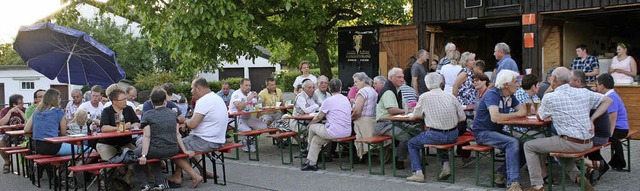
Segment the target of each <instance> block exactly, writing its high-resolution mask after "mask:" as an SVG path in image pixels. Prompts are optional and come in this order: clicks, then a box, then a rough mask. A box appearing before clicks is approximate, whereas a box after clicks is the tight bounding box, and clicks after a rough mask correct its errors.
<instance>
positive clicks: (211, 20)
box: [90, 0, 409, 77]
mask: <svg viewBox="0 0 640 191" xmlns="http://www.w3.org/2000/svg"><path fill="white" fill-rule="evenodd" d="M407 1H408V0H261V1H255V0H215V1H199V0H146V1H136V0H110V1H109V2H108V3H107V4H99V3H95V2H94V3H92V4H93V5H96V6H98V7H100V8H101V10H102V11H105V12H113V13H116V14H118V15H120V16H123V17H125V18H129V19H131V20H132V21H135V22H139V23H140V24H141V25H140V26H141V27H142V29H143V33H147V34H149V42H150V44H151V45H152V46H153V47H162V48H166V49H167V50H168V51H169V52H170V55H171V58H172V59H173V60H176V61H179V64H178V66H177V69H178V71H179V72H182V73H191V74H193V73H194V72H195V71H198V70H201V71H212V70H214V69H217V68H218V67H220V63H221V62H223V61H226V62H230V63H235V62H236V61H237V57H238V56H247V57H249V58H255V57H256V55H257V54H258V53H259V51H258V50H257V49H256V48H255V46H256V45H261V46H264V47H266V48H267V49H268V50H269V51H271V52H272V54H273V56H272V57H271V60H272V61H273V62H278V63H279V62H283V63H284V64H286V65H297V63H298V62H299V61H300V60H301V59H304V58H308V57H309V53H315V56H316V58H317V60H318V63H317V66H318V67H319V68H320V71H321V73H322V74H323V75H327V76H329V77H331V76H332V75H331V70H330V67H331V61H330V56H331V54H330V53H329V51H330V50H335V49H337V46H336V45H337V42H336V39H337V32H336V29H337V28H336V26H338V25H340V24H341V23H348V22H351V23H353V22H355V23H356V24H403V23H408V22H409V19H408V18H407V17H406V16H405V11H404V9H403V6H404V5H406V4H407ZM90 3H91V2H90ZM332 52H335V51H332ZM314 60H315V59H314Z"/></svg>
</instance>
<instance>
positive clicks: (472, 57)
mask: <svg viewBox="0 0 640 191" xmlns="http://www.w3.org/2000/svg"><path fill="white" fill-rule="evenodd" d="M459 63H460V64H462V67H464V68H462V71H460V73H459V74H458V77H457V78H456V80H455V82H454V83H453V89H452V92H453V96H456V97H458V101H459V102H460V103H461V104H463V105H473V104H475V98H476V94H478V91H477V90H476V89H475V88H474V86H473V75H474V74H475V72H474V68H475V67H476V54H474V53H471V52H464V53H462V55H461V56H460V62H459Z"/></svg>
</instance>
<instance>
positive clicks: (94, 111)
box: [78, 85, 104, 126]
mask: <svg viewBox="0 0 640 191" xmlns="http://www.w3.org/2000/svg"><path fill="white" fill-rule="evenodd" d="M90 95H91V99H90V100H89V101H87V102H84V103H82V104H80V106H79V107H78V109H83V110H85V111H87V113H88V114H91V115H90V117H91V120H93V122H94V123H95V125H96V126H100V117H98V116H100V115H101V114H102V109H104V105H103V104H102V102H100V101H101V100H102V87H100V86H99V85H95V86H93V87H91V94H90Z"/></svg>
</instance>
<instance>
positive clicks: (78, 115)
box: [73, 109, 89, 127]
mask: <svg viewBox="0 0 640 191" xmlns="http://www.w3.org/2000/svg"><path fill="white" fill-rule="evenodd" d="M73 118H74V119H75V122H76V123H77V124H78V126H80V127H82V126H84V125H85V123H87V121H88V119H89V118H88V117H87V111H85V110H84V109H78V110H76V112H75V113H74V114H73Z"/></svg>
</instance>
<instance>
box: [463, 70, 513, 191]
mask: <svg viewBox="0 0 640 191" xmlns="http://www.w3.org/2000/svg"><path fill="white" fill-rule="evenodd" d="M518 76H519V74H518V73H517V72H514V71H511V70H503V71H501V72H500V73H499V74H498V75H497V77H496V81H495V87H492V88H490V89H489V90H487V91H486V92H485V93H484V95H483V96H482V99H481V100H480V103H479V104H478V107H477V108H476V118H475V119H474V120H473V136H474V137H475V140H476V142H477V143H478V144H481V145H487V146H491V147H494V148H496V149H500V150H503V151H505V152H506V154H505V161H506V162H505V163H504V164H503V165H502V166H500V167H499V168H498V172H497V173H496V176H495V179H494V182H495V183H496V184H504V177H505V175H506V177H507V184H506V185H508V186H509V190H510V191H512V190H522V188H521V186H520V183H519V176H520V166H521V163H520V154H521V152H520V143H519V141H518V140H517V139H516V138H513V137H512V136H510V135H507V134H505V133H504V132H503V131H502V127H503V125H500V124H498V123H497V122H498V121H503V120H509V119H513V118H516V117H524V116H525V115H526V110H525V109H524V105H521V104H520V102H519V101H518V99H516V96H515V95H514V94H515V93H516V89H517V87H518ZM512 108H515V110H516V112H515V113H510V109H512Z"/></svg>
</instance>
